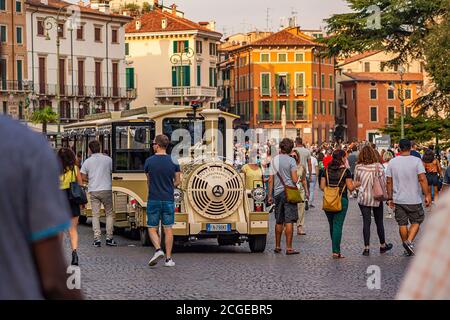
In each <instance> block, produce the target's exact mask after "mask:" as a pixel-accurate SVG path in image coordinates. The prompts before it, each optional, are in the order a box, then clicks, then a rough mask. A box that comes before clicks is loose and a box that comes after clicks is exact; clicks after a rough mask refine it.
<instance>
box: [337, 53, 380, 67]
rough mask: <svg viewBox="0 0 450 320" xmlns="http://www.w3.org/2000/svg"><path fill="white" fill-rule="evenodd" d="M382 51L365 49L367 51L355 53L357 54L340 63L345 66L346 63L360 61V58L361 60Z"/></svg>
mask: <svg viewBox="0 0 450 320" xmlns="http://www.w3.org/2000/svg"><path fill="white" fill-rule="evenodd" d="M381 51H382V50H370V51H365V52H362V53H359V54H355V55H353V56H351V57H348V58H347V59H345V60H344V61H343V62H342V63H341V64H340V65H341V66H343V65H346V64H349V63H352V62H355V61H358V60H361V59H364V58H367V57H370V56H373V55H374V54H377V53H379V52H381Z"/></svg>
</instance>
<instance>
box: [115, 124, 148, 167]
mask: <svg viewBox="0 0 450 320" xmlns="http://www.w3.org/2000/svg"><path fill="white" fill-rule="evenodd" d="M154 138H155V125H154V123H115V124H113V128H112V159H113V172H144V164H145V160H146V159H147V158H148V157H150V156H151V155H152V154H153V149H152V141H153V139H154Z"/></svg>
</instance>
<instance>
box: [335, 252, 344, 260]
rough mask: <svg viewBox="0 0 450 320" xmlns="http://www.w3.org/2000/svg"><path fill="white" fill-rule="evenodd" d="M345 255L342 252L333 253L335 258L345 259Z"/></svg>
mask: <svg viewBox="0 0 450 320" xmlns="http://www.w3.org/2000/svg"><path fill="white" fill-rule="evenodd" d="M344 258H345V257H344V256H343V255H342V254H341V253H333V259H344Z"/></svg>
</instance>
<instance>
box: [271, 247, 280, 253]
mask: <svg viewBox="0 0 450 320" xmlns="http://www.w3.org/2000/svg"><path fill="white" fill-rule="evenodd" d="M273 252H275V253H280V252H281V248H275V249H273Z"/></svg>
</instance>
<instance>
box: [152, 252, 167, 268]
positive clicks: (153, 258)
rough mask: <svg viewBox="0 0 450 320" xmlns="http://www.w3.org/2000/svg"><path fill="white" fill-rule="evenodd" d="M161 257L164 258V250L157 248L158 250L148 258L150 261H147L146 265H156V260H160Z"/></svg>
mask: <svg viewBox="0 0 450 320" xmlns="http://www.w3.org/2000/svg"><path fill="white" fill-rule="evenodd" d="M162 258H164V251H162V250H158V251H156V252H155V254H154V255H153V257H152V258H151V259H150V261H149V262H148V265H149V266H150V267H153V266H156V264H157V263H158V261H159V260H161V259H162Z"/></svg>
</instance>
